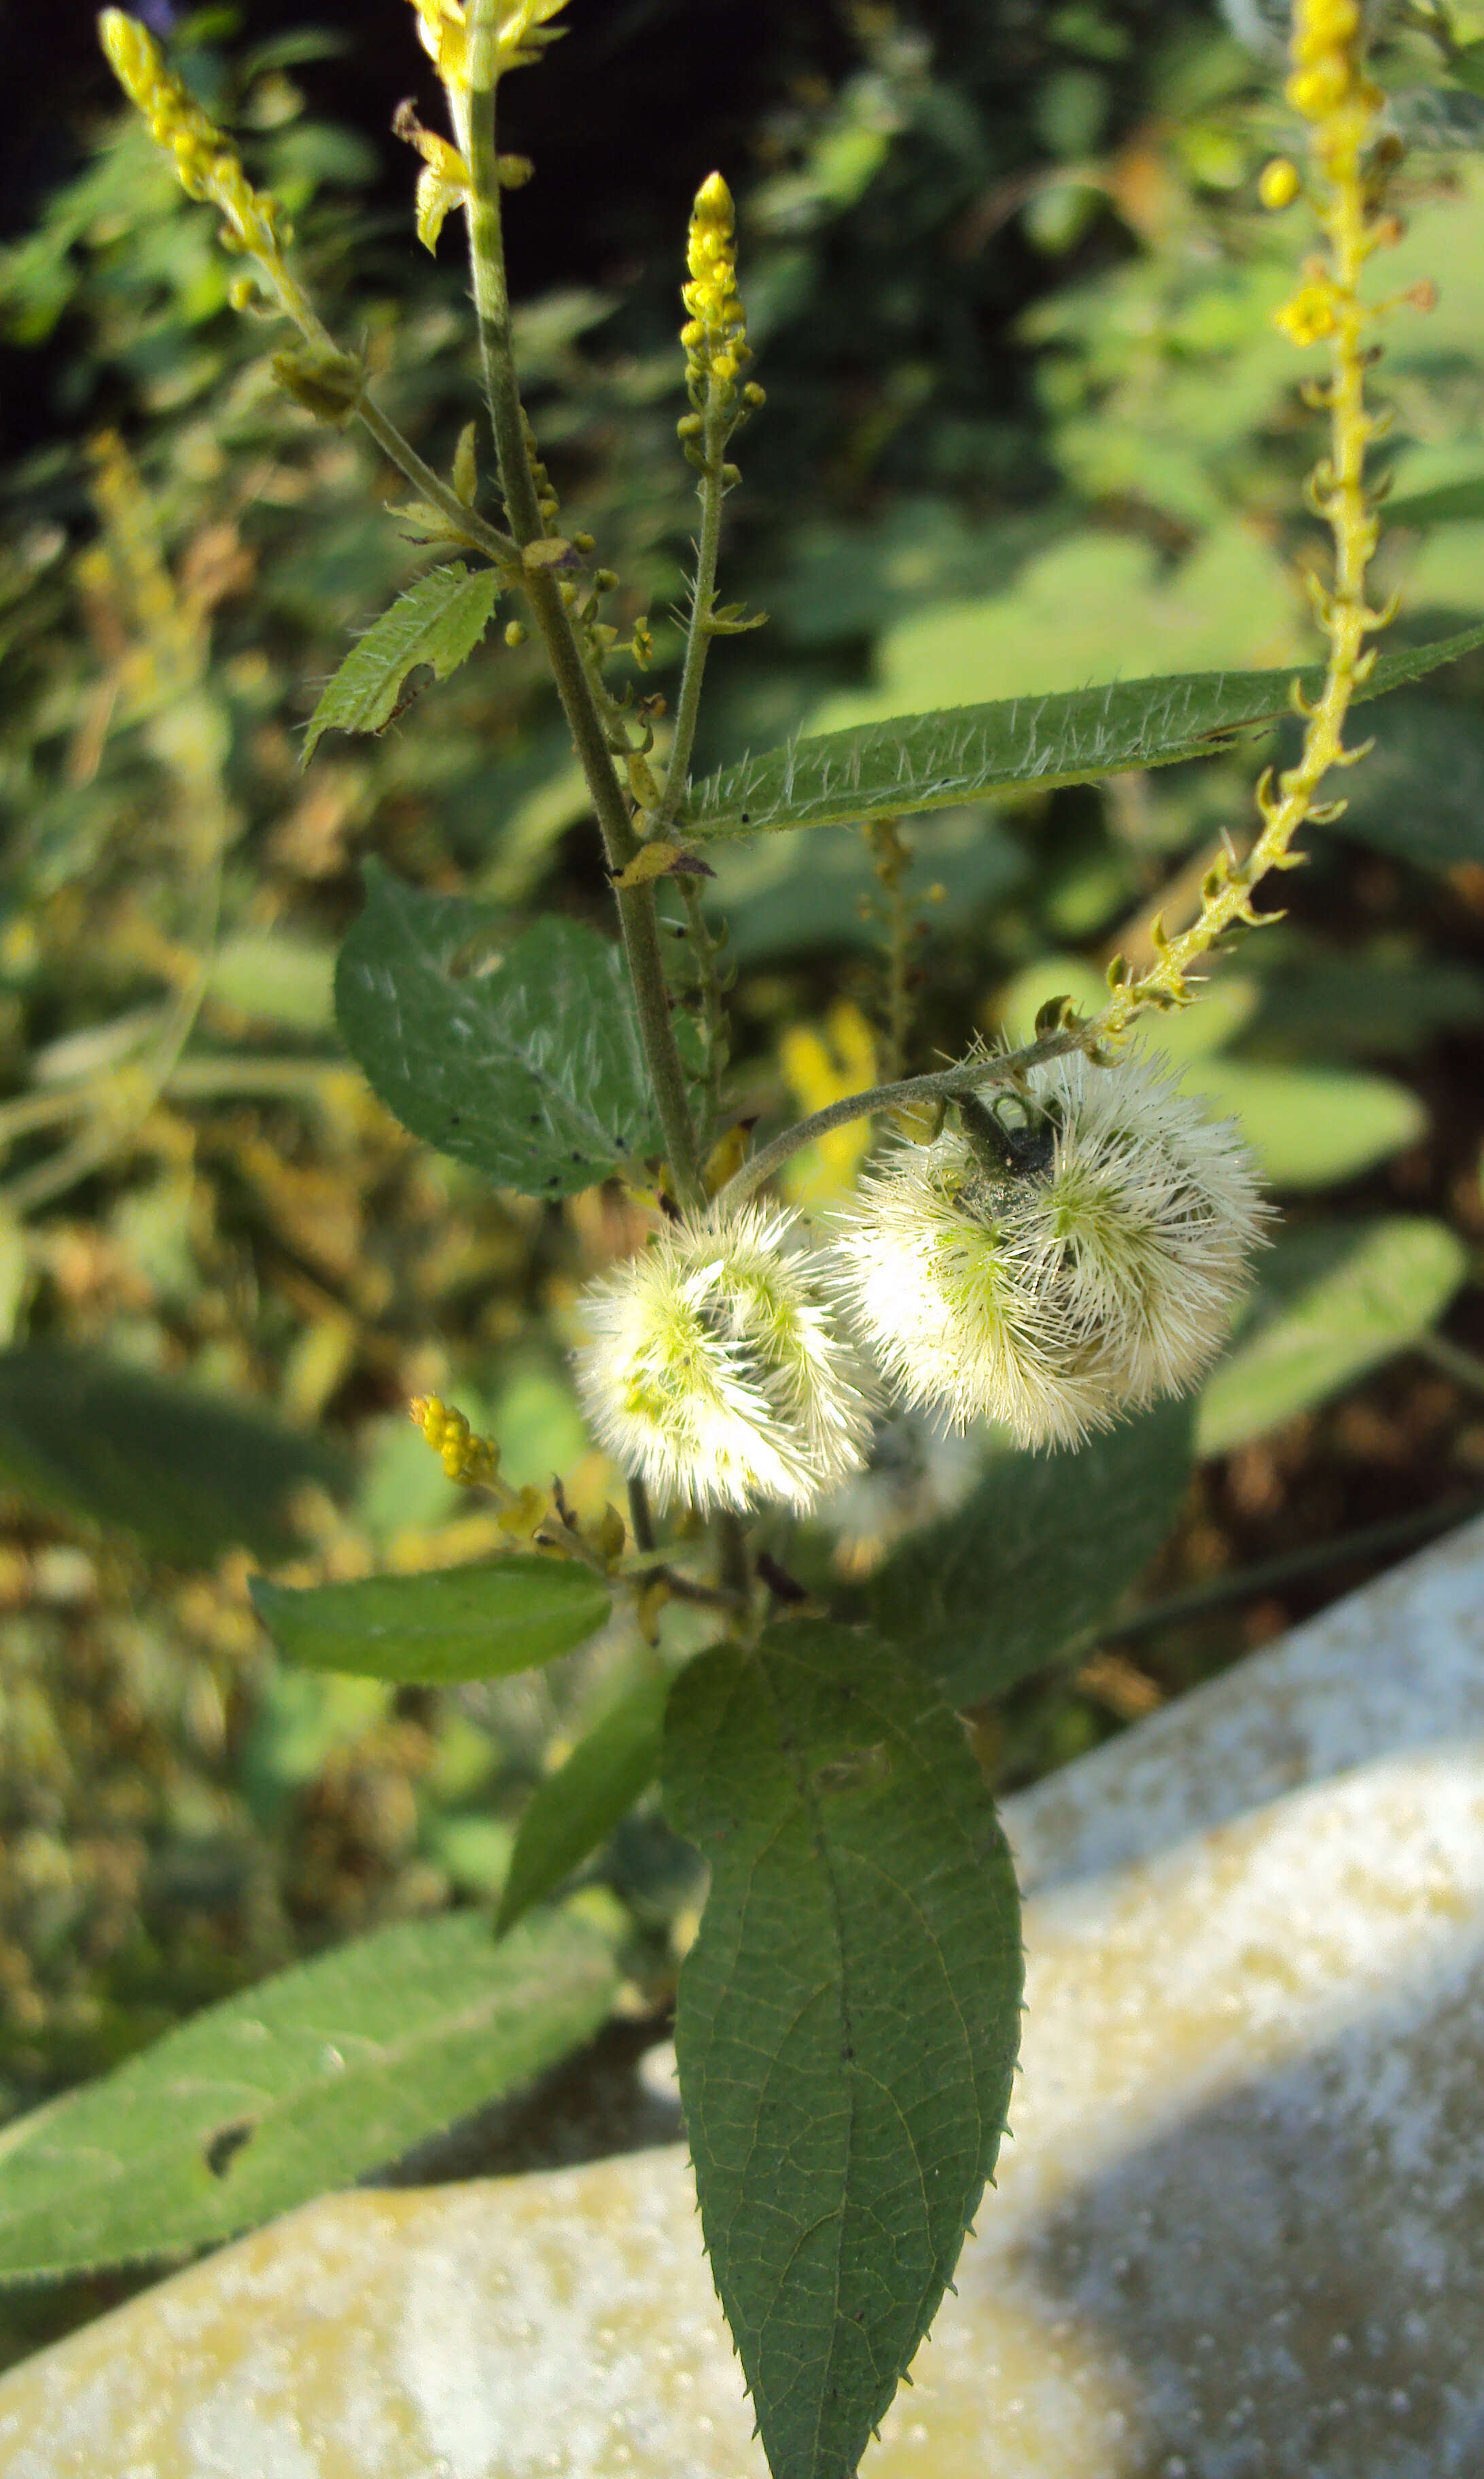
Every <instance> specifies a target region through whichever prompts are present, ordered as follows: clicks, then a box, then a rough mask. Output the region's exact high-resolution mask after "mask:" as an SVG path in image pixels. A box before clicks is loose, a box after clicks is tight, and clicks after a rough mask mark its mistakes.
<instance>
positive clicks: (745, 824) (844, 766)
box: [682, 626, 1484, 836]
mask: <svg viewBox="0 0 1484 2479" xmlns="http://www.w3.org/2000/svg"><path fill="white" fill-rule="evenodd" d="M1479 645H1484V626H1477V627H1472V628H1466V629H1463V630H1461V631H1460V633H1459V634H1458V635H1457V636H1454V637H1446V638H1443V639H1440V640H1439V642H1438V643H1437V644H1435V645H1431V646H1417V647H1403V648H1401V649H1400V650H1399V651H1398V652H1394V653H1390V654H1383V655H1382V657H1381V659H1380V660H1379V662H1378V663H1377V665H1376V668H1375V670H1374V672H1373V673H1372V674H1371V676H1370V678H1369V680H1368V681H1367V683H1366V685H1365V686H1364V688H1362V689H1361V690H1360V691H1359V692H1358V695H1359V696H1360V697H1362V698H1372V697H1379V696H1381V695H1382V694H1383V693H1384V691H1386V690H1387V689H1392V688H1398V687H1401V686H1403V685H1404V684H1405V683H1406V682H1407V681H1409V680H1419V679H1421V678H1423V677H1425V676H1426V674H1427V673H1428V672H1432V671H1436V670H1437V669H1439V667H1440V666H1441V665H1443V664H1445V663H1451V662H1456V661H1457V659H1458V657H1459V656H1460V655H1461V654H1467V653H1469V652H1471V651H1472V649H1473V648H1474V647H1476V646H1479ZM1293 677H1294V675H1293V673H1292V671H1284V672H1190V673H1186V674H1183V675H1180V676H1178V677H1174V678H1169V679H1138V680H1114V681H1113V682H1111V683H1110V684H1109V685H1108V686H1107V687H1104V688H1091V689H1073V690H1070V691H1063V692H1060V693H1058V694H1056V695H1054V696H1047V697H1020V698H1002V699H999V700H997V701H996V702H995V703H992V704H989V705H964V706H949V707H946V708H944V709H943V711H942V712H940V713H938V714H905V715H902V716H900V717H899V718H897V719H896V720H895V721H893V722H891V723H881V724H872V725H868V726H865V727H861V728H856V729H855V730H850V731H829V732H824V733H822V734H821V735H820V736H819V737H818V738H817V739H813V740H797V741H791V742H788V743H787V744H785V746H784V747H783V748H781V749H772V750H769V751H768V752H767V753H766V754H764V755H762V756H760V757H748V758H744V759H743V761H742V763H741V764H740V765H738V766H729V767H725V768H723V770H722V772H721V773H720V774H717V775H712V776H709V777H708V778H707V779H706V780H705V781H704V783H701V784H698V785H697V787H696V789H695V790H694V791H693V792H692V794H691V796H690V799H689V801H688V803H687V805H686V807H685V810H684V813H683V818H682V824H683V826H684V829H685V831H686V833H687V834H689V835H691V836H710V835H736V834H755V833H757V832H769V831H774V830H777V829H780V828H784V827H827V826H840V825H843V824H845V823H846V822H847V821H849V820H851V819H869V818H898V817H912V816H917V815H919V814H920V813H921V812H922V811H924V810H926V809H945V808H952V807H954V806H956V805H958V804H959V803H960V802H965V801H982V800H985V799H986V798H988V797H990V796H991V795H992V794H994V793H996V792H1008V791H1011V790H1014V789H1016V788H1021V789H1023V788H1025V787H1027V786H1034V787H1036V788H1037V789H1039V790H1042V791H1050V790H1052V789H1053V788H1054V787H1055V786H1056V785H1057V784H1059V783H1091V782H1095V781H1097V779H1099V778H1100V777H1101V776H1104V775H1119V774H1123V773H1125V772H1126V771H1127V770H1128V769H1129V768H1130V767H1136V766H1169V765H1172V764H1173V763H1174V761H1175V760H1176V759H1177V758H1181V757H1199V756H1202V755H1208V754H1210V753H1211V751H1212V750H1213V749H1215V748H1217V747H1219V746H1220V745H1221V744H1222V742H1223V741H1224V740H1225V738H1226V737H1227V736H1228V735H1229V734H1231V733H1233V732H1237V731H1242V730H1246V729H1248V728H1251V727H1252V726H1254V725H1257V724H1265V723H1273V722H1276V721H1277V720H1278V719H1279V718H1280V717H1281V716H1282V715H1284V714H1287V713H1289V712H1291V710H1292V709H1291V706H1290V703H1289V691H1290V687H1291V684H1292V679H1293ZM1301 677H1302V678H1303V680H1304V683H1305V686H1306V688H1307V689H1308V690H1309V692H1310V693H1311V695H1316V696H1317V695H1318V690H1319V688H1320V686H1321V684H1322V675H1321V674H1320V673H1318V672H1317V671H1308V672H1305V673H1304V674H1303V675H1302V676H1301Z"/></svg>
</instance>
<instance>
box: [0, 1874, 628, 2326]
mask: <svg viewBox="0 0 1484 2479" xmlns="http://www.w3.org/2000/svg"><path fill="white" fill-rule="evenodd" d="M615 1980H616V1974H615V1970H614V1964H613V1957H612V1955H611V1953H610V1951H609V1948H608V1946H607V1944H606V1942H605V1940H604V1939H603V1938H602V1937H601V1936H600V1935H599V1933H598V1932H597V1930H594V1929H592V1928H591V1927H589V1926H588V1925H587V1924H586V1923H585V1922H582V1921H578V1920H575V1919H570V1918H567V1917H564V1916H563V1915H561V1914H560V1913H551V1914H549V1915H548V1916H547V1917H545V1918H543V1919H541V1920H539V1921H532V1922H529V1923H527V1924H526V1926H525V1927H524V1928H521V1929H519V1930H516V1932H515V1934H514V1935H513V1936H509V1937H506V1938H504V1939H503V1940H502V1942H500V1943H499V1944H497V1943H496V1941H495V1939H494V1937H493V1936H492V1935H491V1933H490V1923H489V1920H488V1918H487V1917H485V1916H483V1915H482V1914H475V1913H473V1912H468V1911H464V1912H458V1913H455V1914H453V1915H451V1916H449V1917H447V1918H444V1919H437V1920H408V1921H404V1922H402V1923H399V1924H398V1925H397V1927H395V1928H389V1929H381V1930H378V1931H377V1932H376V1933H375V1934H374V1935H372V1936H365V1937H357V1938H356V1939H355V1940H354V1942H353V1943H352V1944H350V1945H345V1946H342V1947H341V1948H340V1949H339V1950H338V1952H336V1953H334V1954H329V1955H321V1956H320V1957H319V1959H318V1960H316V1961H314V1962H308V1963H302V1964H300V1965H299V1966H298V1967H297V1968H296V1969H294V1970H293V1971H285V1972H281V1973H279V1975H278V1976H277V1978H276V1979H273V1980H268V1981H263V1982H262V1983H261V1985H260V1986H258V1987H257V1988H251V1989H248V1990H246V1991H245V1992H244V1993H243V1995H242V1996H240V1997H232V1998H229V1999H228V2000H227V2002H226V2004H225V2005H222V2006H211V2007H209V2008H208V2010H207V2011H206V2012H205V2013H204V2014H198V2015H197V2016H196V2018H195V2020H194V2021H193V2022H191V2023H187V2024H185V2025H183V2026H182V2027H181V2029H180V2030H178V2031H175V2032H167V2033H166V2036H165V2038H164V2039H163V2040H160V2041H158V2042H157V2043H156V2045H155V2047H154V2048H152V2049H148V2050H146V2051H145V2052H144V2054H143V2055H142V2056H141V2057H131V2058H130V2059H129V2061H128V2063H127V2064H126V2065H122V2066H119V2067H117V2068H116V2069H115V2072H114V2073H113V2074H111V2075H105V2076H104V2077H103V2078H102V2080H101V2081H100V2082H98V2083H89V2084H87V2085H85V2086H84V2088H83V2089H81V2090H79V2091H73V2092H68V2093H67V2094H66V2096H65V2097H64V2099H62V2100H58V2101H52V2102H50V2103H49V2104H48V2105H47V2106H46V2107H45V2108H38V2109H36V2110H34V2111H33V2113H32V2114H31V2115H30V2116H29V2117H23V2118H20V2119H18V2120H16V2121H15V2123H14V2124H13V2125H11V2126H9V2127H7V2128H6V2130H5V2133H4V2134H3V2135H0V2281H32V2280H36V2279H38V2277H40V2276H43V2275H55V2274H58V2273H67V2272H78V2271H82V2270H85V2269H87V2268H89V2267H90V2266H92V2265H95V2264H106V2263H136V2262H142V2261H144V2260H146V2259H147V2258H149V2257H152V2256H164V2255H177V2254H180V2253H182V2252H183V2251H184V2250H185V2249H187V2248H191V2247H198V2246H210V2245H214V2244H217V2243H218V2242H219V2241H220V2240H221V2239H223V2238H229V2237H232V2236H234V2235H235V2234H236V2233H237V2232H238V2231H239V2230H246V2229H252V2228H255V2227H256V2225H257V2224H258V2223H259V2222H260V2221H266V2220H269V2219H271V2218H272V2216H273V2215H274V2213H276V2212H286V2211H290V2210H291V2209H292V2207H293V2206H294V2205H295V2204H302V2203H305V2202H307V2201H308V2200H309V2198H310V2197H311V2196H313V2195H322V2194H324V2193H326V2192H327V2191H328V2190H329V2189H331V2188H333V2187H336V2186H343V2185H347V2184H348V2183H349V2182H350V2181H351V2180H352V2179H354V2178H359V2177H362V2176H364V2175H365V2173H366V2172H367V2171H368V2170H371V2169H377V2168H380V2167H382V2166H383V2165H384V2164H385V2163H386V2162H388V2161H391V2160H396V2159H397V2157H398V2155H399V2154H401V2153H403V2152H405V2151H406V2150H407V2149H408V2148H409V2146H410V2145H412V2144H414V2143H420V2142H422V2141H423V2140H424V2139H425V2138H426V2137H427V2136H428V2135H431V2134H438V2133H439V2132H440V2131H441V2130H442V2129H443V2128H444V2127H446V2126H449V2125H451V2124H452V2123H453V2121H454V2120H455V2119H456V2118H459V2117H464V2116H467V2115H468V2114H469V2112H470V2111H471V2110H472V2109H475V2108H483V2107H484V2106H485V2105H486V2104H487V2103H488V2102H490V2101H492V2100H498V2099H499V2098H501V2097H502V2096H503V2095H504V2094H505V2093H507V2092H511V2091H514V2090H516V2089H518V2088H520V2087H521V2086H523V2085H525V2084H526V2083H529V2082H530V2081H531V2080H532V2078H533V2077H534V2076H536V2075H538V2074H540V2073H542V2072H544V2070H545V2069H546V2068H547V2067H548V2066H550V2065H553V2064H554V2063H555V2062H556V2060H557V2059H558V2058H560V2057H566V2056H568V2055H570V2053H571V2052H572V2051H573V2050H574V2049H576V2048H579V2047H580V2046H581V2044H582V2042H583V2041H584V2040H586V2039H589V2038H590V2037H591V2036H592V2034H593V2032H596V2031H597V2029H598V2027H599V2025H600V2024H601V2022H602V2021H603V2020H604V2018H605V2016H606V2014H607V2011H608V2007H609V2005H610V2003H611V2001H612V1997H613V1991H614V1986H615Z"/></svg>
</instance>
